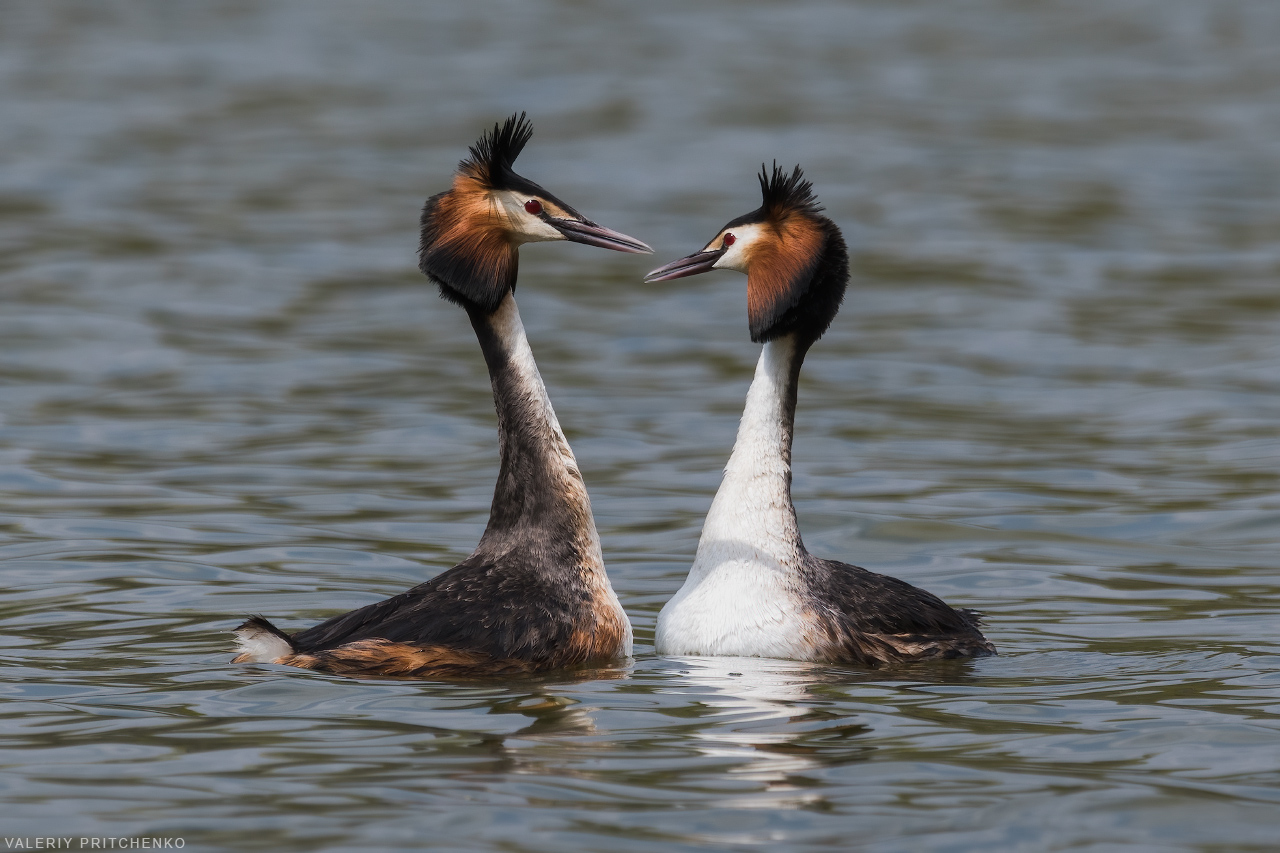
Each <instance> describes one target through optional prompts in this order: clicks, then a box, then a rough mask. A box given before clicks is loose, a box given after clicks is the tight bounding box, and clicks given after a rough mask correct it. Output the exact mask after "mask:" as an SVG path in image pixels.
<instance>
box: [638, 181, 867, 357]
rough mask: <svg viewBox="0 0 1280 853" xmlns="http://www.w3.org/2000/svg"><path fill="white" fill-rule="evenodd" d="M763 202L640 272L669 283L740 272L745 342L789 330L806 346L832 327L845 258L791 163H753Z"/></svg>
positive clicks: (841, 243)
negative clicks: (787, 167)
mask: <svg viewBox="0 0 1280 853" xmlns="http://www.w3.org/2000/svg"><path fill="white" fill-rule="evenodd" d="M759 178H760V191H761V194H762V195H763V196H764V200H763V203H762V204H761V205H760V207H758V208H757V209H755V210H753V211H751V212H750V213H748V214H746V215H744V216H739V217H738V218H737V219H734V220H733V221H731V222H729V223H728V224H727V225H725V226H724V227H723V228H721V229H720V231H719V232H718V233H717V234H716V236H715V237H714V238H713V239H712V240H711V242H709V243H707V245H706V246H705V247H703V248H702V249H701V250H700V251H697V252H694V253H693V254H692V255H689V256H687V257H684V258H680V259H679V260H677V261H672V262H671V263H669V264H667V265H666V266H663V267H659V268H658V269H656V270H654V271H653V272H651V273H649V274H648V275H647V276H645V281H669V280H671V279H675V278H684V277H685V276H690V275H698V274H699V273H704V272H708V271H710V270H737V271H738V272H743V273H746V274H747V321H748V325H749V327H750V329H751V340H753V341H757V342H762V341H768V340H772V339H773V338H777V337H780V336H782V335H786V334H790V333H792V332H796V333H799V334H800V335H801V336H802V337H805V338H806V339H807V340H808V342H809V343H812V342H813V341H816V340H817V339H818V338H820V337H822V334H823V333H824V332H825V331H826V330H827V327H828V326H830V325H831V321H832V320H833V319H834V318H835V316H836V312H837V311H839V310H840V302H841V300H843V299H844V291H845V286H846V285H847V284H848V280H849V256H848V250H847V249H846V248H845V243H844V238H843V237H842V236H841V234H840V229H839V228H837V227H836V225H835V223H834V222H832V221H831V220H830V219H828V218H827V217H825V216H823V215H822V207H821V206H820V205H819V204H818V200H817V198H815V196H814V194H813V184H811V183H810V182H809V181H807V180H805V177H804V173H803V172H802V171H801V170H800V167H799V166H796V167H795V169H794V170H793V171H792V172H791V174H789V175H788V174H787V173H786V172H785V171H783V170H782V169H779V168H778V164H777V162H776V161H775V162H774V164H773V170H772V172H770V170H769V169H768V168H767V167H765V166H763V165H762V166H761V167H760V176H759Z"/></svg>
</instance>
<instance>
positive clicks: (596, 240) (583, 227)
mask: <svg viewBox="0 0 1280 853" xmlns="http://www.w3.org/2000/svg"><path fill="white" fill-rule="evenodd" d="M546 222H547V224H548V225H550V226H551V227H552V228H554V229H556V230H557V231H559V232H560V233H561V234H563V235H564V238H565V239H566V240H572V241H573V242H575V243H586V244H587V245H588V246H599V247H600V248H601V249H613V250H614V251H615V252H631V253H633V254H637V255H650V254H653V249H650V248H649V247H648V246H646V245H645V244H644V243H641V242H640V241H639V240H637V239H636V238H635V237H628V236H627V235H626V234H622V233H620V232H618V231H613V230H610V229H608V228H605V227H604V226H602V225H596V224H595V223H594V222H591V221H590V220H587V219H559V218H556V217H548V218H547V219H546Z"/></svg>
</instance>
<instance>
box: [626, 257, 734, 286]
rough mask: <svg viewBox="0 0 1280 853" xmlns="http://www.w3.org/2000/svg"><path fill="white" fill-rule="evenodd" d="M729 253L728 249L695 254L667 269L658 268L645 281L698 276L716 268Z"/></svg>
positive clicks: (666, 267) (671, 264)
mask: <svg viewBox="0 0 1280 853" xmlns="http://www.w3.org/2000/svg"><path fill="white" fill-rule="evenodd" d="M726 251H728V250H727V249H712V250H710V251H705V252H694V253H693V254H692V255H689V256H688V257H687V258H681V259H680V260H678V261H672V262H671V263H669V264H667V265H666V266H665V267H658V268H657V269H656V270H654V271H653V272H651V273H649V274H648V275H646V276H645V277H644V280H645V281H650V282H652V281H671V279H673V278H684V277H685V276H690V275H698V274H699V273H704V272H709V271H711V270H712V269H714V268H715V265H716V261H718V260H720V257H721V256H722V255H723V254H724V253H725V252H726Z"/></svg>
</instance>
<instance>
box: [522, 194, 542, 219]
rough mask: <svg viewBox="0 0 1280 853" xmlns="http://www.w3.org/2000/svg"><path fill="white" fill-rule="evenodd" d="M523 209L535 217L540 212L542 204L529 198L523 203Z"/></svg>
mask: <svg viewBox="0 0 1280 853" xmlns="http://www.w3.org/2000/svg"><path fill="white" fill-rule="evenodd" d="M524 209H525V210H527V211H529V212H530V213H532V214H533V215H534V216H537V215H538V214H539V213H541V212H542V202H540V201H538V200H537V199H536V198H531V199H529V200H528V201H526V202H525V203H524Z"/></svg>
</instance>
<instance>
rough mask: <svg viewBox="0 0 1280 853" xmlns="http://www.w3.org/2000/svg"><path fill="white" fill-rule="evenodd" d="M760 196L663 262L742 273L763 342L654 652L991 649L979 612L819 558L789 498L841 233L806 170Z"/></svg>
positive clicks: (859, 655)
mask: <svg viewBox="0 0 1280 853" xmlns="http://www.w3.org/2000/svg"><path fill="white" fill-rule="evenodd" d="M760 188H761V190H762V192H763V194H764V203H763V204H762V205H761V206H760V208H759V209H757V210H754V211H752V212H751V213H748V214H747V215H745V216H740V217H738V218H737V219H735V220H733V221H732V222H730V223H729V224H728V225H726V226H725V227H724V228H722V229H720V232H719V233H718V234H716V236H715V239H713V240H712V241H711V242H710V243H708V244H707V245H706V247H705V248H704V249H702V250H701V251H699V252H696V253H694V254H692V255H689V256H688V257H685V258H681V259H680V260H678V261H674V262H673V263H670V264H667V265H666V266H664V267H661V268H659V269H656V270H654V271H653V272H651V273H649V275H648V276H647V277H646V281H667V280H669V279H675V278H683V277H684V276H690V275H697V274H699V273H704V272H707V271H709V270H713V269H728V270H737V271H739V272H744V273H746V274H747V317H748V321H749V327H750V330H751V339H752V340H753V341H757V342H763V343H764V350H763V352H762V353H761V354H760V361H759V363H758V364H757V366H756V373H755V379H754V380H753V381H752V383H751V389H750V390H749V391H748V392H747V403H746V408H745V410H744V411H743V413H742V422H741V424H740V425H739V427H738V438H737V441H736V442H735V443H734V446H733V453H732V454H731V455H730V457H729V463H728V465H726V466H725V472H724V479H723V481H722V482H721V484H720V489H719V491H717V492H716V496H715V500H714V501H713V502H712V504H711V510H710V512H708V513H707V519H706V522H705V524H704V526H703V529H702V537H701V539H700V540H699V542H698V552H697V556H696V557H695V559H694V563H693V566H692V568H690V570H689V577H688V578H687V579H686V580H685V583H684V586H682V587H681V588H680V590H679V591H678V592H677V593H676V595H675V597H674V598H672V599H671V600H670V601H669V602H667V604H666V606H665V607H663V608H662V612H661V613H659V614H658V627H657V636H656V638H655V645H656V648H657V651H658V653H659V654H669V655H741V656H756V657H772V658H791V659H796V660H810V661H825V662H831V663H854V664H859V665H863V666H873V667H874V666H882V665H886V664H893V663H899V662H904V661H912V660H923V659H928V658H955V657H976V656H979V655H990V654H995V647H994V646H992V645H991V643H989V642H987V640H986V638H985V637H983V636H982V633H981V631H979V630H978V618H977V615H976V614H974V613H973V612H971V611H967V610H955V609H953V608H951V607H949V606H948V605H946V604H945V603H943V602H942V601H941V600H940V599H938V598H937V597H936V596H933V595H931V594H929V593H927V592H925V591H924V590H921V589H917V588H916V587H914V586H911V585H910V584H908V583H906V582H905V581H901V580H898V579H897V578H892V577H887V576H885V575H880V574H876V573H874V572H869V571H867V570H866V569H862V568H858V567H857V566H850V565H847V564H845V563H840V562H836V561H834V560H824V559H821V558H819V557H814V556H813V555H812V554H810V553H809V552H808V551H807V550H805V547H804V543H803V542H801V541H800V528H799V526H798V525H797V523H796V511H795V506H794V504H793V503H792V500H791V439H792V431H793V427H794V424H795V409H796V386H797V383H798V381H799V377H800V365H801V363H802V362H803V361H804V357H805V353H807V352H808V350H809V347H810V346H812V345H813V344H814V342H816V341H817V340H818V339H819V338H820V337H822V334H823V333H824V332H825V331H826V330H827V327H828V326H829V325H831V321H832V319H833V318H834V317H835V315H836V312H837V311H838V310H839V308H840V302H841V300H842V299H843V298H844V291H845V286H846V284H847V283H848V279H849V256H848V251H847V250H846V248H845V243H844V238H843V237H842V236H841V234H840V230H839V229H838V228H837V227H836V225H835V223H833V222H832V221H831V220H830V219H828V218H827V217H825V216H823V215H822V214H821V210H822V208H821V207H820V206H819V205H818V203H817V201H816V199H815V198H814V195H813V186H812V184H810V183H809V182H808V181H806V180H805V179H804V176H803V174H802V173H801V171H800V167H799V166H797V167H796V168H795V170H794V171H793V172H792V173H791V174H790V175H788V174H786V173H785V172H784V171H782V170H780V169H779V168H778V167H777V164H776V163H775V164H774V167H773V171H772V174H770V173H769V172H768V171H762V172H761V175H760Z"/></svg>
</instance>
